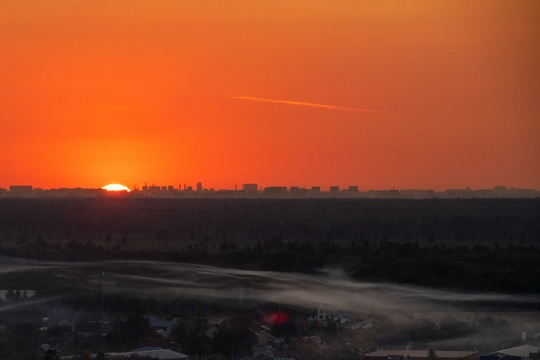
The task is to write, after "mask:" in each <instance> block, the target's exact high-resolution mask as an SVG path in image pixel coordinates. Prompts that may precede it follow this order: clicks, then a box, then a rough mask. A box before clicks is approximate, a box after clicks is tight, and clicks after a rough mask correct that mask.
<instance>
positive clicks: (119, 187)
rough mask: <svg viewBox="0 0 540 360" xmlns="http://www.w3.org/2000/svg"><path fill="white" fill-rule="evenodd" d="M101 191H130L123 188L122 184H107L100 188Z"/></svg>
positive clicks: (125, 187)
mask: <svg viewBox="0 0 540 360" xmlns="http://www.w3.org/2000/svg"><path fill="white" fill-rule="evenodd" d="M102 189H103V190H107V191H127V192H130V191H131V190H129V188H128V187H127V186H124V185H122V184H109V185H105V186H104V187H102Z"/></svg>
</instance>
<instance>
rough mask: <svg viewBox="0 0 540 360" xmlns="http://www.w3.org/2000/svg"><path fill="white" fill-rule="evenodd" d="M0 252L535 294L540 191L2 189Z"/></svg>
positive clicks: (539, 246)
mask: <svg viewBox="0 0 540 360" xmlns="http://www.w3.org/2000/svg"><path fill="white" fill-rule="evenodd" d="M0 254H2V255H6V256H10V257H15V258H32V259H43V260H68V261H74V262H76V261H84V260H95V259H139V260H140V259H147V260H156V259H159V260H167V261H173V262H187V263H194V264H207V265H216V266H224V267H232V268H238V269H259V270H274V271H283V272H299V273H313V272H315V271H318V270H320V269H325V268H339V269H341V270H343V271H345V272H346V273H347V274H348V275H349V276H350V277H351V278H353V279H356V280H363V281H378V282H389V283H400V284H414V285H422V286H429V287H435V288H460V289H464V290H484V291H499V292H505V293H516V292H519V293H539V292H540V284H539V283H538V282H537V281H535V279H538V278H539V277H540V266H539V264H538V258H540V256H539V255H540V199H422V200H411V199H156V198H119V197H111V198H45V199H41V198H40V199H24V198H4V199H0Z"/></svg>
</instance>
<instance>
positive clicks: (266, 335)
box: [257, 330, 276, 345]
mask: <svg viewBox="0 0 540 360" xmlns="http://www.w3.org/2000/svg"><path fill="white" fill-rule="evenodd" d="M275 339H276V337H275V336H274V335H272V334H271V333H270V331H268V330H262V331H260V332H259V333H258V334H257V344H258V345H268V344H269V343H272V342H274V340H275Z"/></svg>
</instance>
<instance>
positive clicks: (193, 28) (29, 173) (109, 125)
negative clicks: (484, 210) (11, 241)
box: [0, 0, 540, 190]
mask: <svg viewBox="0 0 540 360" xmlns="http://www.w3.org/2000/svg"><path fill="white" fill-rule="evenodd" d="M539 44H540V1H537V0H532V1H521V0H508V1H497V0H487V1H484V0H478V1H447V0H438V1H432V0H426V1H390V0H389V1H360V0H338V1H326V0H324V1H321V0H305V1H295V0H286V1H281V0H276V1H267V0H260V1H252V0H245V1H237V0H227V1H222V0H215V1H204V0H203V1H201V0H160V1H150V0H144V1H143V0H47V1H43V0H34V1H27V0H2V1H1V2H0V151H1V158H2V160H1V161H0V187H4V188H7V187H8V186H9V185H21V184H30V185H33V186H35V187H43V188H58V187H94V188H95V187H101V186H103V185H105V184H108V183H112V182H115V183H122V184H124V185H127V186H129V187H133V186H134V185H135V184H137V185H138V186H139V187H140V186H142V185H143V184H144V182H145V181H148V183H149V184H152V183H155V184H157V185H174V186H178V184H184V183H187V184H188V185H195V183H196V182H198V181H201V182H203V185H204V186H205V187H215V188H233V187H234V185H235V184H238V185H239V186H240V184H242V183H249V182H255V183H258V184H259V185H260V186H271V185H287V186H314V185H320V186H322V187H323V189H324V188H325V187H328V186H329V185H339V186H348V185H358V186H359V187H360V189H361V190H367V189H389V188H398V189H407V188H414V189H422V188H432V189H436V190H442V189H447V188H463V187H466V186H470V187H472V188H488V187H493V186H496V185H507V186H511V187H522V188H523V187H526V188H537V189H540V161H539V160H540V45H539Z"/></svg>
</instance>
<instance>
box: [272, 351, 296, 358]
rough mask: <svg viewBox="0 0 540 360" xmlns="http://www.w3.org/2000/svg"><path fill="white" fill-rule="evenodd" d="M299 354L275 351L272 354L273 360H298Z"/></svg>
mask: <svg viewBox="0 0 540 360" xmlns="http://www.w3.org/2000/svg"><path fill="white" fill-rule="evenodd" d="M300 358H301V354H300V352H299V351H296V350H276V351H275V352H274V357H273V359H274V360H298V359H300Z"/></svg>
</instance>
